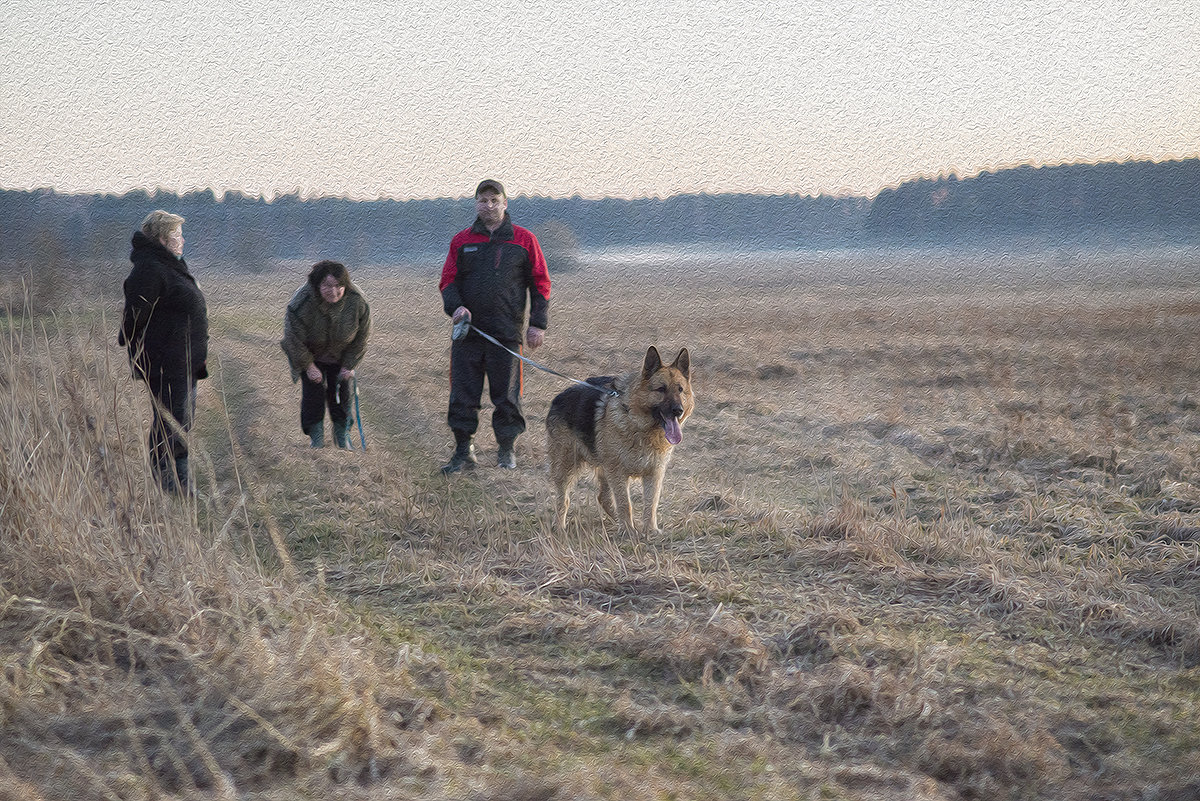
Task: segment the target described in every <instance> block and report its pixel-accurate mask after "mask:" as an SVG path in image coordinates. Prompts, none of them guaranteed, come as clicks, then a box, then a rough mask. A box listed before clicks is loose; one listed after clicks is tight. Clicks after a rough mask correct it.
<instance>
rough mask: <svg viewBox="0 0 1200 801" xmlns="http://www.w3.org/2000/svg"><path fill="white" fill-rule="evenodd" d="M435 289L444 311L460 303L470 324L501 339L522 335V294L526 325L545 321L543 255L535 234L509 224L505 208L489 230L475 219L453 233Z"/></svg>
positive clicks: (541, 324)
mask: <svg viewBox="0 0 1200 801" xmlns="http://www.w3.org/2000/svg"><path fill="white" fill-rule="evenodd" d="M438 288H439V289H440V290H441V292H442V306H443V307H444V308H445V310H446V314H451V315H452V314H454V310H455V309H457V308H458V307H459V306H466V307H467V308H468V309H470V310H471V322H472V323H473V324H474V325H476V326H478V327H479V328H480V329H481V330H483V331H486V332H487V333H489V334H491V335H492V336H494V337H495V338H496V339H499V340H502V341H506V342H520V340H521V339H522V338H523V336H524V333H525V332H524V330H523V329H522V326H523V324H524V322H525V301H526V297H528V299H529V325H531V326H533V327H534V328H541V329H543V330H545V328H546V326H547V324H548V322H549V318H548V314H549V309H550V273H549V272H548V271H547V270H546V257H545V256H543V255H542V247H541V245H539V244H538V241H537V237H535V236H534V235H533V234H532V233H530V232H529V231H527V230H525V229H524V228H521V227H520V226H517V225H513V224H512V221H511V220H510V219H509V218H508V214H507V213H505V215H504V222H502V223H501V224H500V227H499V228H497V229H496V230H495V231H494V232H493V233H491V234H488V230H487V228H486V227H484V225H483V223H482V222H480V221H479V220H478V219H476V220H475V223H474V224H473V225H472V226H471V227H470V228H467V229H466V230H464V231H459V232H458V233H457V234H455V236H454V238H453V239H452V240H450V253H449V254H447V256H446V263H445V264H444V265H443V266H442V280H441V283H440V284H439V286H438ZM471 335H472V336H474V335H475V333H474V332H473V331H472V332H471Z"/></svg>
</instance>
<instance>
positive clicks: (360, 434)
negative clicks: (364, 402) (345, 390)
mask: <svg viewBox="0 0 1200 801" xmlns="http://www.w3.org/2000/svg"><path fill="white" fill-rule="evenodd" d="M354 419H355V420H357V421H358V441H359V442H361V443H362V449H363V450H364V451H365V450H366V449H367V435H366V434H364V433H363V429H362V412H360V411H359V410H358V376H354Z"/></svg>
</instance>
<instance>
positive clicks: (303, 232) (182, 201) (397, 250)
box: [0, 158, 1200, 270]
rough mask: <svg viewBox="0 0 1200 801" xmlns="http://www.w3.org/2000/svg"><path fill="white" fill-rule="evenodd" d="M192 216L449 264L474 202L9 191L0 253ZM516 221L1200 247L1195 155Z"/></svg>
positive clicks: (333, 246)
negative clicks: (152, 215)
mask: <svg viewBox="0 0 1200 801" xmlns="http://www.w3.org/2000/svg"><path fill="white" fill-rule="evenodd" d="M158 207H161V208H166V209H169V210H172V211H175V212H176V213H179V214H182V215H183V216H184V217H186V218H187V220H188V226H187V228H186V230H185V233H186V234H188V256H189V259H191V260H194V261H197V262H203V263H207V264H213V263H221V264H226V265H228V266H233V267H237V268H240V269H250V270H254V269H264V268H267V267H269V266H270V265H271V264H273V263H275V262H278V261H281V260H301V261H313V260H317V259H320V258H327V257H332V258H339V259H342V260H344V261H346V262H348V263H353V264H356V265H362V264H404V263H426V264H427V263H428V262H430V261H431V260H432V261H436V260H439V259H440V258H441V257H442V256H443V255H444V249H445V247H446V245H447V243H448V242H449V240H450V237H451V236H452V235H453V234H454V232H455V231H458V230H460V229H461V228H463V227H464V226H466V225H467V224H468V223H469V222H470V221H471V219H472V218H473V216H474V204H473V201H472V200H471V199H470V198H461V199H450V198H439V199H433V200H408V201H395V200H373V201H352V200H347V199H343V198H328V197H326V198H313V199H307V200H306V199H302V198H300V197H299V196H297V195H284V196H280V197H277V198H274V199H273V200H271V201H269V202H268V201H266V200H264V199H262V198H257V197H250V196H246V195H242V194H239V193H236V192H235V193H230V194H227V195H225V196H224V197H222V198H217V197H215V196H214V195H213V193H212V192H211V191H207V190H206V191H200V192H190V193H187V194H184V195H182V196H179V195H175V194H172V193H165V192H157V193H146V192H142V191H135V192H129V193H127V194H124V195H67V194H59V193H57V192H54V191H51V190H37V191H31V192H26V191H12V190H9V191H0V260H2V261H8V262H27V261H30V260H36V259H44V260H62V259H67V258H70V259H82V260H95V261H109V260H113V259H117V260H123V259H124V258H125V257H126V255H127V249H128V243H129V236H130V234H131V232H132V230H133V228H134V227H135V225H136V224H137V222H138V221H139V220H140V219H141V217H142V216H143V215H144V214H145V213H146V212H147V211H148V210H150V209H153V208H158ZM509 209H510V211H511V212H512V214H513V217H514V219H515V220H516V221H517V222H518V223H519V224H522V225H525V226H527V227H530V228H533V229H534V230H535V231H542V232H545V233H546V234H547V235H549V236H551V237H552V238H554V239H555V240H556V241H561V242H564V243H565V244H566V245H568V246H571V247H574V246H578V247H580V248H583V249H585V250H591V249H598V248H620V247H630V246H637V245H680V246H697V247H722V248H745V249H790V250H798V249H830V248H848V247H870V246H879V245H897V244H901V245H913V246H925V247H929V246H932V247H936V246H940V245H946V246H970V245H983V246H991V245H1015V246H1025V247H1040V246H1047V247H1053V246H1061V245H1079V246H1087V245H1101V246H1111V245H1121V246H1134V247H1136V246H1142V245H1152V244H1190V243H1197V242H1200V159H1195V158H1193V159H1187V160H1183V161H1167V162H1149V161H1141V162H1123V163H1102V164H1087V165H1085V164H1075V165H1062V166H1053V167H1030V166H1023V167H1016V168H1012V169H1004V170H997V171H995V172H986V173H982V174H980V175H977V176H974V177H971V178H965V179H959V178H957V177H955V176H949V177H942V178H938V179H921V180H915V181H909V182H906V183H903V184H901V185H900V186H898V187H895V188H891V189H885V190H883V191H881V192H880V193H879V194H878V195H876V196H875V197H873V198H867V197H854V196H851V197H832V196H827V195H821V196H817V197H811V196H802V195H751V194H716V195H709V194H699V195H679V196H675V197H670V198H663V199H654V198H651V199H636V200H617V199H600V200H588V199H584V198H580V197H572V198H561V199H553V198H544V197H524V196H517V197H513V198H512V199H511V200H510V203H509Z"/></svg>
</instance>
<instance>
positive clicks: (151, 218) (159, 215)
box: [142, 209, 183, 242]
mask: <svg viewBox="0 0 1200 801" xmlns="http://www.w3.org/2000/svg"><path fill="white" fill-rule="evenodd" d="M182 225H183V218H182V217H180V216H179V215H178V214H172V213H171V212H169V211H163V210H162V209H155V210H154V211H152V212H150V213H149V214H147V215H146V219H144V220H142V233H143V234H145V235H146V236H148V237H150V238H151V239H157V240H159V241H160V242H161V241H165V240H166V238H167V237H168V236H169V235H170V233H171V232H172V231H174V230H175V229H176V228H179V227H180V226H182Z"/></svg>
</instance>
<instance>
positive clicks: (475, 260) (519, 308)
mask: <svg viewBox="0 0 1200 801" xmlns="http://www.w3.org/2000/svg"><path fill="white" fill-rule="evenodd" d="M475 213H476V215H477V216H476V218H475V222H474V223H473V224H472V225H471V227H470V228H467V229H466V230H464V231H459V232H458V234H456V235H455V236H454V238H453V239H452V240H451V241H450V252H449V254H448V255H447V256H446V263H445V264H444V265H443V266H442V280H441V283H440V285H439V289H440V290H441V292H442V306H443V307H444V308H445V310H446V314H448V315H450V316H451V317H452V318H453V320H454V322H456V323H457V322H458V321H459V320H461V319H462V318H464V317H465V318H466V319H468V320H469V321H470V322H471V324H472V325H473V326H478V327H479V329H480V330H482V331H485V332H487V333H488V334H490V335H492V336H493V337H495V338H496V339H497V340H499V341H500V342H503V343H504V345H505V347H507V348H509V349H510V350H512V351H515V352H518V353H520V352H521V351H520V348H521V340H522V339H524V340H525V342H526V344H528V345H529V349H530V350H534V349H536V348H537V347H539V346H540V345H541V344H542V342H543V340H544V338H545V333H546V324H547V312H548V310H549V306H550V274H549V272H547V270H546V258H545V257H544V256H543V255H542V248H541V245H539V244H538V241H537V238H536V237H535V236H534V235H533V234H532V233H530V232H529V231H527V230H525V229H524V228H521V227H519V226H516V225H513V224H512V221H511V220H510V219H509V217H508V195H507V194H506V193H505V191H504V187H503V186H502V185H501V184H500V182H499V181H493V180H491V179H488V180H485V181H482V182H480V184H479V186H478V187H477V188H476V189H475ZM526 301H528V312H529V327H528V330H525V331H523V330H522V329H524V328H525V313H526V307H527V303H526ZM522 335H524V336H522ZM485 377H486V378H487V383H488V393H489V395H490V397H491V400H492V406H493V407H494V408H493V411H492V431H493V432H494V433H495V435H496V444H497V446H499V451H498V454H497V457H496V464H497V466H499V467H502V468H505V469H508V470H511V469H513V468H515V467H516V466H517V460H516V450H515V443H516V439H517V437H518V436H520V434H521V433H522V432H524V431H525V416H524V414H523V412H522V410H521V360H520V359H518V358H517V357H515V356H513V355H512V354H511V353H508V352H506V351H505V350H504V349H503V348H499V347H497V346H496V345H494V344H492V343H491V342H488V341H487V340H485V339H484V338H483V337H481V336H479V334H478V333H476V332H475V330H474V329H472V330H471V331H470V332H469V333H468V334H467V336H466V337H464V338H462V339H460V340H458V341H455V342H454V343H453V344H452V345H451V346H450V409H449V412H448V413H447V415H446V420H447V422H448V423H449V424H450V430H451V431H453V432H454V446H455V447H454V454H453V455H452V456H451V457H450V461H449V462H447V463H446V464H445V465H444V466H443V467H442V472H443V473H445V474H450V473H457V472H459V471H461V470H470V469H472V468H474V467H475V463H476V459H475V447H474V445H472V443H471V439H472V437H474V435H475V431H476V429H477V428H478V427H479V407H480V398H481V396H482V394H483V380H484V378H485Z"/></svg>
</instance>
